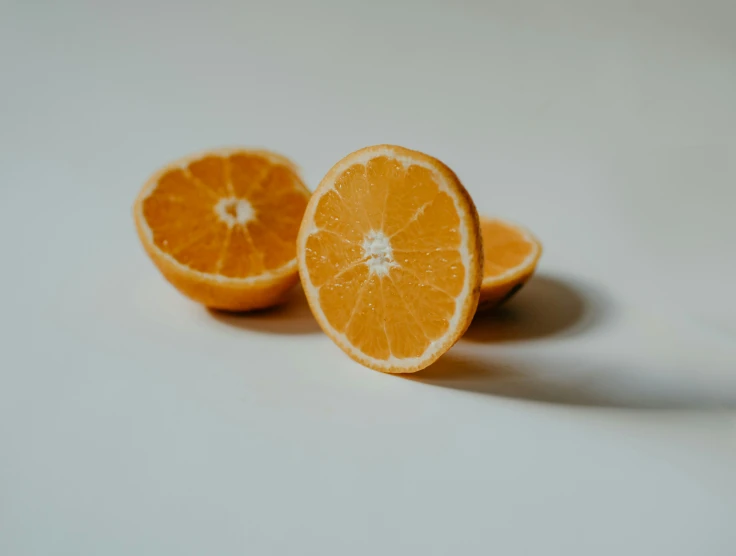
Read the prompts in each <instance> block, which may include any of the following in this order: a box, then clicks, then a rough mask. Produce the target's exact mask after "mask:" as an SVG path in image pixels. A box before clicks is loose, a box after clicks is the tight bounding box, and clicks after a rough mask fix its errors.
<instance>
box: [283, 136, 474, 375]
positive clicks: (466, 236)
mask: <svg viewBox="0 0 736 556" xmlns="http://www.w3.org/2000/svg"><path fill="white" fill-rule="evenodd" d="M381 156H387V157H389V158H391V159H392V160H396V161H398V162H399V163H401V164H402V165H403V166H404V168H405V169H406V168H408V167H409V166H412V165H415V166H420V167H422V168H425V169H427V170H429V171H430V172H431V173H432V176H433V178H434V181H435V183H436V184H437V186H438V188H439V190H440V191H441V192H444V193H446V194H447V195H449V196H450V198H451V199H452V201H453V203H454V205H455V209H456V211H457V213H458V215H459V217H460V225H459V232H460V245H459V247H458V251H459V253H460V258H461V261H462V264H463V266H464V267H465V269H466V272H465V281H464V283H463V288H462V290H461V292H460V293H459V294H458V295H457V296H456V297H455V311H454V312H453V315H452V317H451V318H450V321H449V326H448V328H447V331H446V332H445V334H444V335H443V336H441V337H439V338H437V339H435V340H433V341H431V342H430V344H429V346H428V347H427V349H426V350H425V351H424V353H423V354H422V355H421V356H418V357H405V358H399V357H396V356H394V355H393V354H391V355H389V357H388V358H387V359H377V358H375V357H371V356H370V355H367V354H366V353H364V352H363V351H361V350H360V349H358V348H357V347H355V346H354V345H353V344H352V342H351V341H350V340H349V339H348V338H347V336H346V335H345V334H344V333H342V332H338V331H337V330H335V328H334V327H333V326H332V325H331V324H330V322H329V321H328V320H327V318H326V316H325V314H324V312H323V311H322V308H321V306H320V305H319V303H317V302H315V303H312V304H311V307H312V310H313V311H314V312H315V316H316V317H317V319H318V320H319V321H320V323H321V324H322V325H323V326H324V327H326V328H327V329H329V332H330V335H331V336H332V337H333V338H334V339H335V340H336V341H337V343H338V344H339V345H340V346H341V347H343V349H345V350H346V351H349V352H351V353H353V354H357V355H356V359H358V360H363V361H367V362H368V363H370V364H371V366H373V367H375V368H379V369H391V368H406V369H410V368H413V367H423V366H424V365H425V364H426V363H425V362H427V361H432V360H434V359H436V358H437V357H438V356H439V355H440V353H438V352H439V350H440V349H442V348H443V347H444V346H445V345H446V344H447V341H448V339H450V338H452V337H453V336H456V333H457V329H458V327H459V326H460V325H461V322H460V317H461V316H463V311H462V310H461V308H462V307H463V305H464V304H465V303H466V302H467V300H468V297H469V296H471V295H472V293H473V292H472V288H473V286H474V281H475V280H477V276H476V275H475V273H473V272H472V271H471V269H472V268H473V266H472V265H473V264H477V261H476V259H477V257H476V255H475V254H474V253H471V251H470V249H469V243H470V237H471V232H470V230H469V228H468V225H469V222H468V221H470V222H472V219H469V218H464V217H463V215H466V214H467V208H466V207H467V205H466V203H465V200H464V199H463V198H462V197H461V195H460V193H459V192H457V191H455V189H454V188H453V187H450V186H449V185H448V181H447V178H446V177H445V176H444V175H443V174H442V173H441V172H440V171H439V170H438V169H437V168H436V167H435V166H434V165H432V164H430V163H428V162H425V161H424V160H421V159H415V158H413V157H408V156H403V155H398V154H397V153H396V151H394V150H393V149H392V148H390V147H385V148H372V149H368V150H366V151H364V152H362V153H359V154H357V155H354V156H350V157H348V158H347V159H344V160H343V161H341V162H340V163H338V164H337V165H336V166H335V167H334V168H333V169H332V170H330V172H329V173H328V176H326V177H325V180H323V183H325V182H327V180H328V179H330V180H331V183H328V185H329V186H328V187H325V188H321V187H320V188H318V189H317V191H316V192H315V193H314V194H313V195H312V199H311V201H310V203H309V205H308V207H307V211H306V213H305V215H304V224H303V226H304V229H303V230H302V232H301V233H300V235H299V238H298V241H299V245H298V246H297V256H298V257H299V259H300V264H301V265H302V268H305V267H306V264H305V261H304V256H305V255H304V254H305V253H306V242H307V239H308V237H309V236H310V235H312V234H314V233H316V232H318V231H319V228H317V227H316V225H315V224H314V214H315V210H316V208H317V206H318V205H319V200H320V199H321V198H322V196H324V195H325V194H326V193H327V192H329V191H332V190H334V178H335V177H336V176H338V175H340V174H342V173H343V172H344V171H345V170H346V169H347V168H349V167H350V166H353V165H355V164H362V165H365V164H366V163H367V162H368V161H370V160H372V159H374V158H377V157H381ZM370 235H371V234H370V233H369V234H367V236H366V238H364V242H363V249H364V250H366V252H367V251H368V249H366V247H368V246H370V248H372V249H373V248H375V249H376V250H377V251H379V252H380V253H382V256H383V261H381V262H380V263H374V265H375V266H376V267H377V268H380V269H381V270H380V271H379V272H376V274H379V276H381V277H383V276H384V274H381V273H383V272H384V269H385V273H386V274H387V273H388V272H389V271H390V267H391V266H392V265H396V263H395V262H394V261H393V257H392V252H391V251H390V249H391V246H390V241H388V238H386V236H385V235H383V233H381V235H382V236H383V238H386V242H385V244H384V240H383V238H380V237H378V236H377V234H376V235H375V236H374V237H372V238H370V241H369V238H368V236H370ZM376 237H378V239H379V241H378V243H377V244H375V240H376ZM374 245H375V247H374ZM387 254H390V255H391V258H390V262H389V258H388V257H387ZM368 264H369V268H370V267H371V264H370V263H368ZM384 265H385V266H384ZM371 270H373V271H374V272H375V269H371ZM301 279H302V285H303V287H304V289H305V291H306V292H307V296H308V297H309V298H310V299H313V300H319V288H316V287H315V286H314V285H313V284H312V281H311V278H310V276H309V273H308V272H302V273H301ZM463 324H464V323H463ZM389 351H390V347H389Z"/></svg>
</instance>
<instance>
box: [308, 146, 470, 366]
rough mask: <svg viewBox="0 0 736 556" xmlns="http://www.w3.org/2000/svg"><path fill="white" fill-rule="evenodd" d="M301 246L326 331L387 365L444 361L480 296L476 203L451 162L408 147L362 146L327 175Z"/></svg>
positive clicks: (311, 295) (352, 352)
mask: <svg viewBox="0 0 736 556" xmlns="http://www.w3.org/2000/svg"><path fill="white" fill-rule="evenodd" d="M297 254H298V258H299V273H300V276H301V280H302V286H303V287H304V291H305V293H306V295H307V299H308V300H309V305H310V307H311V309H312V312H313V313H314V315H315V318H316V319H317V321H318V322H319V324H320V326H321V327H322V329H323V330H324V331H325V333H326V334H327V335H328V336H329V337H330V338H332V340H333V341H334V342H335V343H336V344H337V345H338V346H339V347H340V348H342V349H343V351H345V352H346V353H347V354H348V355H349V356H350V357H352V358H353V359H355V360H356V361H358V362H360V363H362V364H363V365H366V366H367V367H370V368H372V369H376V370H379V371H384V372H390V373H406V372H414V371H418V370H420V369H423V368H424V367H426V366H427V365H429V364H430V363H432V362H433V361H435V360H436V359H437V358H438V357H440V356H441V355H442V354H443V353H444V352H445V351H447V350H448V349H449V348H450V347H451V346H452V345H453V344H454V343H455V342H456V341H457V340H458V338H460V336H461V335H462V334H463V332H464V331H465V330H466V329H467V327H468V325H469V324H470V321H471V320H472V317H473V314H474V312H475V309H476V306H477V304H478V295H479V291H480V284H481V279H482V268H483V252H482V248H481V238H480V229H479V224H478V213H477V212H476V209H475V206H474V205H473V202H472V200H471V199H470V196H469V195H468V193H467V191H465V188H464V187H463V186H462V184H461V183H460V181H459V180H458V179H457V177H456V176H455V174H454V173H453V172H452V171H451V170H450V169H449V168H447V167H446V166H445V165H444V164H442V163H441V162H440V161H438V160H436V159H434V158H432V157H430V156H427V155H425V154H422V153H419V152H416V151H411V150H408V149H404V148H402V147H395V146H388V145H379V146H375V147H367V148H365V149H361V150H359V151H357V152H354V153H352V154H350V155H348V156H347V157H345V158H344V159H342V160H341V161H340V162H338V163H337V164H336V165H335V166H334V167H333V168H332V169H331V170H330V171H329V172H328V173H327V175H326V176H325V177H324V179H323V180H322V182H321V183H320V185H319V187H318V188H317V190H316V191H315V193H314V195H313V196H312V198H311V200H310V201H309V204H308V206H307V210H306V212H305V214H304V220H303V222H302V226H301V229H300V231H299V238H298V240H297Z"/></svg>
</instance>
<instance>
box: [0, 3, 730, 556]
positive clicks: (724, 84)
mask: <svg viewBox="0 0 736 556" xmlns="http://www.w3.org/2000/svg"><path fill="white" fill-rule="evenodd" d="M735 25H736V5H735V4H734V3H733V2H728V1H723V2H716V1H707V2H706V1H701V2H695V1H692V2H682V1H670V2H665V1H661V2H652V1H650V2H646V1H645V2H633V1H621V2H596V1H590V2H583V1H571V0H565V1H562V2H544V1H542V0H539V1H536V2H533V1H522V2H511V1H508V2H494V1H490V2H479V1H462V2H419V1H413V2H406V1H404V2H383V1H372V2H326V1H322V2H296V1H295V2H261V3H253V2H244V1H240V2H230V3H227V2H198V3H196V4H195V3H191V2H165V1H163V0H159V1H147V2H136V1H134V2H123V3H121V2H117V3H113V2H82V1H79V0H74V1H68V2H63V3H52V2H3V3H2V4H1V5H0V84H2V88H1V90H0V99H1V100H2V102H1V103H0V232H1V233H0V253H1V255H0V261H2V263H1V268H2V273H0V291H2V292H3V293H4V299H3V304H2V308H1V310H0V334H1V336H0V337H1V338H2V342H1V344H2V347H1V349H0V553H1V554H4V555H5V554H7V555H8V556H21V555H50V554H75V555H82V554H90V555H92V554H94V555H99V554H105V555H128V554H137V555H149V554H150V555H163V554H175V555H177V556H183V555H189V554H192V555H194V554H218V555H219V554H222V555H224V554H279V555H281V554H319V555H333V554H334V555H345V554H350V555H364V554H365V555H374V554H379V553H380V554H402V555H409V554H422V555H429V554H438V555H440V554H441V555H444V554H491V553H494V554H503V555H517V554H518V555H527V554H550V555H565V556H572V555H586V556H587V555H590V554H596V555H611V556H614V555H616V556H618V555H620V554H624V553H625V554H629V555H642V556H651V555H659V554H662V555H667V556H676V555H683V556H684V555H692V554H702V555H709V556H711V555H715V556H720V555H723V556H726V555H732V554H734V553H736V529H734V527H733V524H734V518H735V517H736V411H735V409H734V408H736V316H734V315H736V294H734V285H735V284H736V249H735V248H734V245H736V223H735V221H734V216H733V214H734V208H736V102H735V101H736V33H734V28H735ZM375 143H395V144H400V145H404V146H407V147H411V148H415V149H419V150H424V151H427V152H429V153H431V154H433V155H435V156H437V157H439V158H441V159H443V160H444V161H445V162H446V163H448V164H449V165H450V166H451V167H452V168H453V169H455V171H456V172H457V173H458V174H459V176H460V177H461V179H463V181H464V182H465V184H466V185H467V187H468V189H469V190H470V192H471V194H472V195H473V197H474V199H475V201H476V204H477V205H478V207H479V209H480V211H481V212H483V213H485V214H495V215H500V216H504V217H507V218H510V219H512V220H516V221H518V222H521V223H524V224H526V225H527V226H528V227H529V228H531V229H532V230H533V231H534V232H535V233H536V234H537V235H538V236H539V237H541V238H542V239H543V241H544V244H545V254H544V256H543V258H542V261H541V265H540V269H539V275H538V277H537V278H536V279H535V280H534V281H533V282H531V283H530V284H529V286H528V287H527V288H526V289H525V290H524V291H523V292H522V293H521V294H520V295H519V297H518V298H517V299H516V300H515V301H514V302H513V303H512V304H510V306H509V307H508V309H507V311H505V312H504V313H502V314H501V315H499V316H498V317H496V318H495V319H486V320H485V321H483V322H479V323H476V324H475V325H474V326H473V327H472V328H471V330H470V331H469V333H468V336H467V337H466V339H464V340H462V341H461V342H460V343H459V344H458V345H457V346H456V347H455V348H453V350H451V352H450V353H449V354H448V355H447V356H446V357H445V358H444V359H442V360H441V361H440V363H438V364H437V365H436V366H435V367H434V368H432V369H430V370H428V371H427V372H426V373H424V374H423V375H419V376H417V377H416V378H415V379H412V380H407V379H403V378H397V377H391V376H385V375H382V374H379V373H376V372H372V371H369V370H366V369H364V368H362V367H360V366H359V365H357V364H354V363H352V362H351V361H349V360H348V359H347V358H346V357H345V356H344V355H343V354H342V352H340V351H339V350H338V349H337V348H336V347H335V346H333V345H332V343H331V342H330V341H329V339H328V338H327V337H325V336H324V335H323V334H321V332H320V331H319V329H318V328H317V326H316V324H315V323H314V321H313V320H312V318H311V316H310V314H309V310H308V308H307V307H306V306H305V304H304V301H303V299H301V298H300V297H299V296H298V295H295V297H294V299H293V300H292V302H291V303H290V304H288V305H287V306H286V307H285V308H283V309H280V310H278V311H274V312H270V313H264V314H259V315H255V316H252V317H228V316H224V315H217V314H212V313H209V312H208V311H206V310H204V309H203V308H201V307H198V306H196V305H194V304H192V303H191V302H189V301H187V300H186V299H184V298H182V297H181V296H179V295H178V294H177V293H176V292H175V291H174V290H173V289H172V288H171V287H169V286H168V285H167V284H166V283H165V282H164V281H163V279H162V278H160V276H159V275H158V274H157V272H156V270H155V269H154V267H153V265H152V264H151V263H150V262H149V261H148V260H147V258H146V256H145V255H144V253H143V251H142V249H141V248H140V247H139V245H138V241H137V238H136V236H135V233H134V228H133V223H132V219H131V210H130V209H131V204H132V202H133V199H134V197H135V195H136V193H137V191H138V189H139V187H140V186H141V185H142V183H143V182H144V180H145V179H146V178H147V176H148V175H149V174H150V173H151V172H152V171H154V170H155V169H156V168H157V167H158V166H160V165H161V164H163V163H165V162H167V161H168V160H170V159H173V158H176V157H178V156H181V155H184V154H187V153H190V152H193V151H197V150H200V149H203V148H208V147H215V146H227V145H246V146H264V147H267V148H271V149H273V150H276V151H279V152H282V153H284V154H286V155H287V156H289V157H291V158H293V159H294V160H295V161H296V162H297V163H298V164H300V165H301V167H302V169H303V172H304V176H305V179H306V180H307V182H308V184H309V185H310V187H312V188H314V187H315V186H316V184H317V183H318V182H319V180H320V178H321V177H322V176H323V175H324V173H325V172H326V171H327V170H328V169H329V167H330V166H331V165H332V164H333V163H334V162H336V161H337V160H338V159H339V158H341V157H342V156H344V155H345V154H347V153H348V152H350V151H352V150H355V149H357V148H360V147H362V146H365V145H369V144H375Z"/></svg>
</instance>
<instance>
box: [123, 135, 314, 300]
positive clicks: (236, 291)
mask: <svg viewBox="0 0 736 556" xmlns="http://www.w3.org/2000/svg"><path fill="white" fill-rule="evenodd" d="M308 199H309V191H308V190H307V188H306V187H305V186H304V184H303V183H302V180H301V179H300V178H299V175H298V174H297V171H296V169H295V167H294V165H293V164H292V163H291V162H290V161H289V160H287V159H286V158H284V157H282V156H279V155H276V154H273V153H270V152H267V151H259V150H246V149H219V150H213V151H208V152H205V153H201V154H197V155H193V156H189V157H186V158H182V159H180V160H177V161H175V162H173V163H171V164H169V165H168V166H166V167H165V168H162V169H161V170H159V171H158V172H156V173H155V174H154V175H153V176H152V177H151V178H150V179H149V180H148V182H146V184H145V185H144V186H143V189H142V190H141V192H140V194H139V195H138V198H137V199H136V201H135V205H134V209H133V213H134V216H135V223H136V228H137V230H138V235H139V237H140V239H141V241H142V242H143V246H144V247H145V249H146V251H147V253H148V255H149V256H150V257H151V259H152V260H153V262H154V263H155V264H156V266H157V267H158V269H159V270H160V271H161V273H162V274H163V275H164V276H165V277H166V279H167V280H168V281H169V282H171V283H172V284H173V285H174V286H175V287H176V288H177V289H178V290H179V291H180V292H182V293H183V294H184V295H186V296H188V297H190V298H191V299H193V300H195V301H198V302H199V303H202V304H204V305H206V306H208V307H212V308H215V309H224V310H230V311H245V310H249V309H258V308H263V307H268V306H270V305H274V304H275V303H278V302H279V301H280V300H281V299H282V296H283V295H284V294H285V293H286V291H287V290H289V289H290V288H291V287H292V286H293V285H294V284H296V282H297V281H298V270H297V262H296V236H297V233H298V231H299V224H300V222H301V219H302V215H303V214H304V209H305V208H306V206H307V201H308Z"/></svg>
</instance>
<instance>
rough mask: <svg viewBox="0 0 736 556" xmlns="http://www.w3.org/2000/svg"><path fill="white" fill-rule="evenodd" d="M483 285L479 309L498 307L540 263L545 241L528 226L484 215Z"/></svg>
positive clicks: (481, 224)
mask: <svg viewBox="0 0 736 556" xmlns="http://www.w3.org/2000/svg"><path fill="white" fill-rule="evenodd" d="M480 227H481V232H482V234H483V252H484V261H485V262H484V264H483V285H482V286H481V289H480V303H479V305H478V310H479V311H484V310H487V309H492V308H493V307H497V306H498V305H500V304H501V303H503V302H504V301H507V300H508V299H509V298H511V297H512V296H513V295H514V294H515V293H516V292H518V291H519V290H520V289H521V288H522V286H523V285H524V284H525V283H526V281H527V280H529V278H531V276H532V274H534V270H535V269H536V267H537V261H539V257H540V256H541V255H542V245H541V244H540V243H539V241H538V240H537V239H536V238H535V237H534V236H533V235H532V234H531V233H529V232H528V231H527V230H525V229H524V228H521V227H520V226H515V225H514V224H510V223H508V222H504V221H503V220H498V219H491V218H485V217H482V218H481V219H480Z"/></svg>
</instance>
